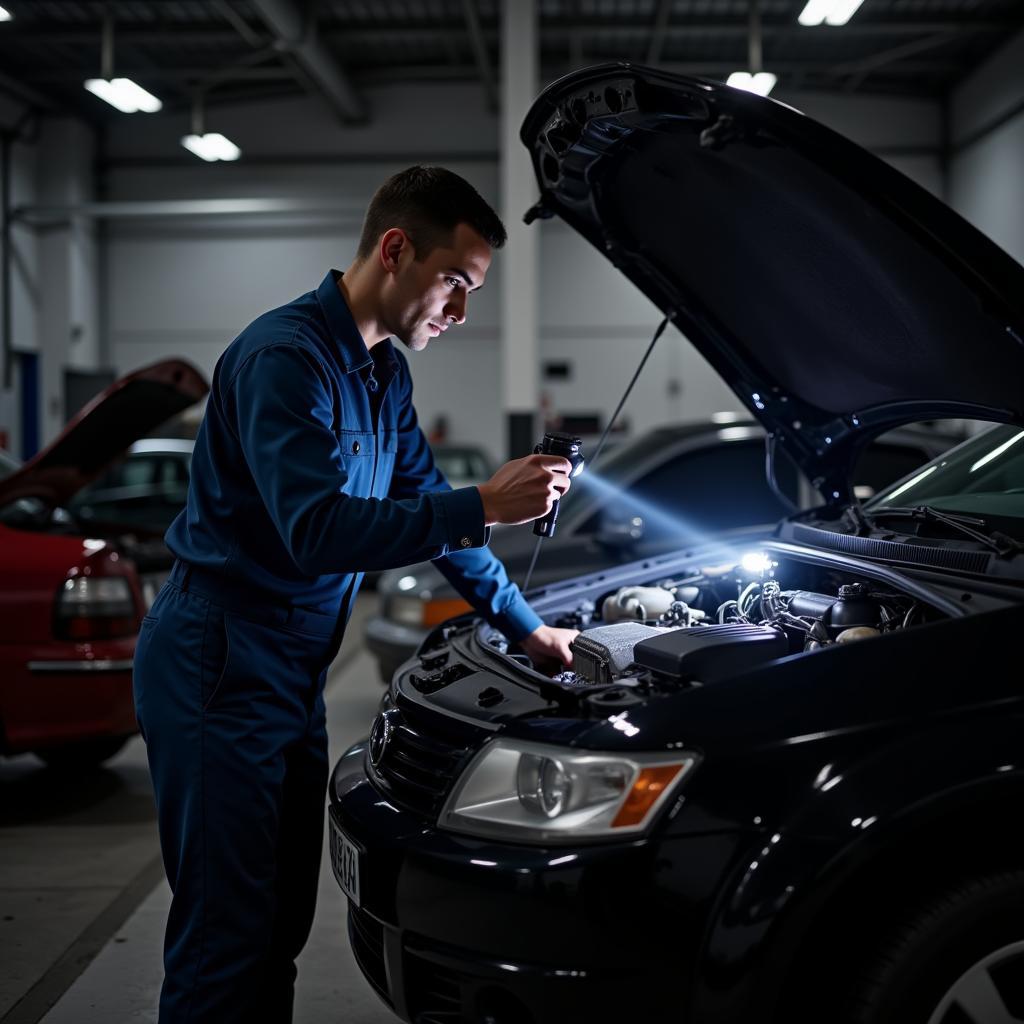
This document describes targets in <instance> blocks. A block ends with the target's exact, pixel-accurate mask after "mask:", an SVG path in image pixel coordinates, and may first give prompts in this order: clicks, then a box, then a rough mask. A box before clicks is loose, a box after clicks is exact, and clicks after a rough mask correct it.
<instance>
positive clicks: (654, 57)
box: [647, 0, 672, 65]
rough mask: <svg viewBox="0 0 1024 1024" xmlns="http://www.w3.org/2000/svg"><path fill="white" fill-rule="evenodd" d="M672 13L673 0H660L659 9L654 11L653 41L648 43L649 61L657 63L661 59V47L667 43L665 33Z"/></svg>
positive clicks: (649, 62)
mask: <svg viewBox="0 0 1024 1024" xmlns="http://www.w3.org/2000/svg"><path fill="white" fill-rule="evenodd" d="M671 13H672V0H658V9H657V11H655V13H654V25H653V26H651V41H650V43H648V45H647V63H648V64H651V65H653V64H657V63H658V61H659V60H661V48H662V47H663V46H664V45H665V34H666V32H667V30H668V20H669V16H670V15H671Z"/></svg>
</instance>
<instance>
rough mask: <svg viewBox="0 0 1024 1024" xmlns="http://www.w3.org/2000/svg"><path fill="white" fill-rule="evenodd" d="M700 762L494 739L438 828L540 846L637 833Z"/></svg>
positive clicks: (682, 756) (692, 757)
mask: <svg viewBox="0 0 1024 1024" xmlns="http://www.w3.org/2000/svg"><path fill="white" fill-rule="evenodd" d="M698 760H699V757H698V755H697V754H694V753H690V752H680V753H677V754H671V755H665V754H632V755H626V754H615V753H602V752H597V751H591V750H571V749H569V748H567V747H553V746H547V745H545V744H540V743H528V742H525V741H523V742H520V741H518V740H509V739H500V740H494V741H493V742H491V743H489V744H488V745H487V746H485V747H484V748H483V749H482V750H481V751H480V753H479V754H477V756H476V757H475V758H474V759H473V761H472V762H471V763H470V764H469V766H468V767H467V768H466V770H465V771H464V772H463V773H462V776H461V777H460V779H459V780H458V782H457V783H456V785H455V788H454V789H453V790H452V794H451V796H450V797H449V798H448V802H447V803H446V804H445V807H444V810H443V811H442V812H441V817H440V819H439V821H438V824H439V825H440V826H441V827H442V828H448V829H451V830H452V831H456V832H469V833H472V834H473V835H481V836H491V837H503V838H507V839H513V840H518V841H520V842H543V843H558V842H577V841H579V840H581V839H610V838H613V837H615V836H619V835H628V834H631V833H636V832H643V831H644V830H645V829H646V828H647V827H648V826H649V825H650V824H651V822H652V821H653V820H654V818H655V816H656V815H657V813H658V811H659V809H660V808H661V807H663V806H664V804H665V801H666V800H668V798H669V796H670V795H671V793H672V792H673V791H674V790H675V789H676V788H677V787H678V786H679V784H680V783H681V782H682V780H683V779H684V778H685V777H686V776H687V775H688V774H689V773H690V772H691V771H692V770H693V768H694V767H695V765H696V764H697V762H698Z"/></svg>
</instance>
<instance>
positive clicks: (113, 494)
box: [68, 437, 195, 534]
mask: <svg viewBox="0 0 1024 1024" xmlns="http://www.w3.org/2000/svg"><path fill="white" fill-rule="evenodd" d="M194 446H195V441H193V440H191V439H186V438H176V437H147V438H143V440H141V441H136V442H135V444H133V445H132V446H131V448H129V449H128V452H127V454H126V455H125V456H124V458H121V459H118V460H117V461H116V462H115V463H114V464H113V465H112V466H110V467H109V468H108V469H107V470H106V471H105V472H104V473H103V475H102V476H101V477H99V479H97V480H95V481H93V482H92V483H91V484H89V485H88V486H87V487H83V488H82V490H80V491H79V492H78V493H77V494H76V495H74V497H73V498H71V500H70V502H69V503H68V511H69V512H71V514H72V515H73V516H74V517H75V519H76V520H77V521H78V522H80V523H82V524H90V523H102V524H104V525H107V526H112V527H123V528H125V529H134V530H141V531H145V533H147V534H156V533H160V534H163V533H164V532H165V531H166V530H167V527H168V526H170V525H171V522H172V521H173V520H174V518H175V517H176V516H177V514H178V513H179V512H180V511H181V510H182V509H183V508H184V507H185V502H186V499H187V498H188V481H189V470H190V467H191V465H192V449H193V447H194Z"/></svg>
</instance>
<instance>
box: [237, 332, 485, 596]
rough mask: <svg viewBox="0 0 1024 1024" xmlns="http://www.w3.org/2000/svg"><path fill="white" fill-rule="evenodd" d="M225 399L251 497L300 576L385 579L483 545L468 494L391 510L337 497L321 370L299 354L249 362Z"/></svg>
mask: <svg viewBox="0 0 1024 1024" xmlns="http://www.w3.org/2000/svg"><path fill="white" fill-rule="evenodd" d="M227 397H228V401H229V406H230V412H231V414H232V416H231V419H232V421H233V423H234V424H235V426H236V429H237V430H238V436H239V440H240V442H241V446H242V450H243V452H244V454H245V459H246V463H247V465H248V468H249V471H250V472H251V473H252V477H253V480H254V481H255V484H256V487H257V489H258V490H259V493H260V497H261V498H262V499H263V503H264V505H265V506H266V509H267V511H268V513H269V515H270V518H271V520H272V521H273V523H274V526H275V527H276V529H277V531H278V533H279V535H280V537H281V539H282V541H283V542H284V545H285V547H286V548H287V550H288V552H289V553H290V555H291V557H292V559H293V560H294V562H295V564H296V565H297V566H298V568H299V569H300V571H302V572H303V573H306V574H307V575H310V576H318V575H322V574H324V573H335V572H360V571H364V570H369V569H389V568H393V567H396V566H401V565H409V564H411V563H413V562H419V561H423V560H426V559H432V558H437V557H438V556H440V555H444V554H446V553H447V552H448V551H449V550H462V548H463V547H467V548H469V547H473V546H479V545H482V544H484V543H486V530H485V528H484V515H483V505H482V503H481V500H480V494H479V492H478V491H477V489H476V488H475V487H462V488H459V489H458V490H454V491H453V490H451V489H450V488H449V489H447V490H446V491H442V492H437V493H433V494H422V495H418V496H415V497H414V496H410V497H409V498H408V499H406V500H399V501H395V500H389V499H379V498H363V497H356V496H353V495H348V494H345V493H344V487H345V484H346V481H347V480H348V476H347V474H346V472H345V465H344V461H343V459H342V456H341V451H340V446H339V442H338V438H337V435H336V434H335V431H334V420H335V414H334V407H333V400H332V392H331V388H330V385H329V382H328V379H327V377H326V370H325V368H324V367H323V366H322V364H321V363H320V362H319V360H318V359H317V357H316V356H314V355H313V354H312V353H310V352H307V351H306V350H305V349H303V348H301V347H300V346H298V345H293V344H288V343H283V344H279V345H271V346H268V347H266V348H263V349H261V350H259V351H258V352H256V353H254V354H253V355H252V356H250V357H249V358H248V359H247V360H246V362H245V363H244V364H243V365H242V366H241V368H240V369H239V370H238V371H237V373H236V374H235V376H234V378H233V379H232V380H231V381H230V382H229V384H228V388H227Z"/></svg>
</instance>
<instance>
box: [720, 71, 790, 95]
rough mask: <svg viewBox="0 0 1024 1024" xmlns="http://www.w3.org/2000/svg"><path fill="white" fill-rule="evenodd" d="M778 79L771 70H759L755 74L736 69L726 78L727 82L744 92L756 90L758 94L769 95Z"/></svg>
mask: <svg viewBox="0 0 1024 1024" xmlns="http://www.w3.org/2000/svg"><path fill="white" fill-rule="evenodd" d="M777 81H778V78H776V77H775V75H773V74H772V73H771V72H770V71H757V72H755V73H754V74H751V73H750V72H749V71H734V72H733V73H732V74H731V75H730V76H729V77H728V78H727V79H726V82H725V84H726V85H731V86H732V87H733V88H734V89H742V90H743V91H744V92H756V93H757V95H758V96H767V95H768V93H770V92H771V91H772V89H774V88H775V83H776V82H777Z"/></svg>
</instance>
